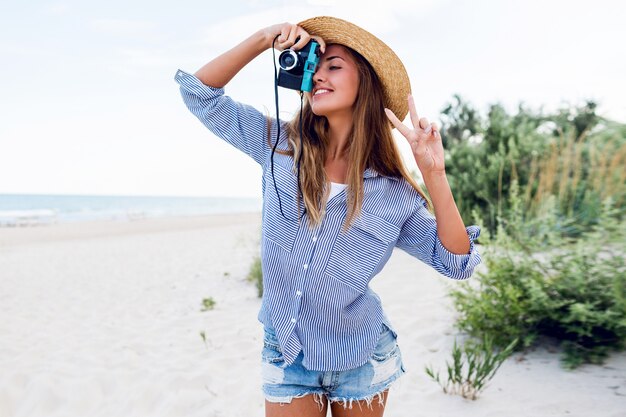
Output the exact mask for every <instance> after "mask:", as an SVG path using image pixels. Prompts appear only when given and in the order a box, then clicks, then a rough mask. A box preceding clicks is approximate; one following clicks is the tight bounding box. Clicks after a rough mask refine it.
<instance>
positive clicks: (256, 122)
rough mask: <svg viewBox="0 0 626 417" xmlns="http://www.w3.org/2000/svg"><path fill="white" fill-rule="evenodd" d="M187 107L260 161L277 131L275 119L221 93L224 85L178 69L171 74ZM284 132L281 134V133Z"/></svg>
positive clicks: (215, 131) (214, 131)
mask: <svg viewBox="0 0 626 417" xmlns="http://www.w3.org/2000/svg"><path fill="white" fill-rule="evenodd" d="M174 79H175V80H176V82H177V83H178V84H179V85H180V93H181V95H182V97H183V101H184V102H185V104H186V105H187V108H188V109H189V110H190V111H191V113H193V114H194V115H195V116H196V117H197V118H198V119H199V120H200V121H201V122H202V123H203V124H204V125H205V126H206V127H207V128H208V129H209V130H210V131H211V132H213V133H214V134H215V135H216V136H217V137H219V138H221V139H223V140H225V141H226V142H228V143H230V144H231V145H233V146H234V147H236V148H237V149H239V150H241V151H243V152H245V153H246V154H247V155H249V156H250V157H252V159H254V160H255V161H256V162H257V163H259V164H263V163H264V161H265V160H266V158H267V157H268V155H269V153H270V152H271V147H270V145H269V143H268V123H269V124H270V126H269V127H270V129H269V134H270V137H272V138H273V137H275V135H276V128H277V126H276V119H273V118H269V119H268V118H267V117H266V116H265V115H263V114H262V113H261V112H260V111H258V110H257V109H255V108H254V107H252V106H250V105H247V104H242V103H238V102H236V101H234V100H233V99H232V98H230V97H228V96H225V95H224V89H223V88H215V87H210V86H207V85H205V84H203V83H202V81H200V80H199V79H198V78H197V77H195V76H194V75H191V74H189V73H186V72H185V71H182V70H178V71H177V72H176V76H175V77H174ZM281 136H283V135H281Z"/></svg>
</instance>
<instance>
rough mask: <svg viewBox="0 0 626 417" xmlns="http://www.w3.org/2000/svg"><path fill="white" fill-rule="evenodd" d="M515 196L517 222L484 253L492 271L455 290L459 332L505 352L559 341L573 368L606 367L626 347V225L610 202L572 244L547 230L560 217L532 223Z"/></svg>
mask: <svg viewBox="0 0 626 417" xmlns="http://www.w3.org/2000/svg"><path fill="white" fill-rule="evenodd" d="M515 192H516V187H513V196H512V198H511V207H512V210H511V218H510V219H507V220H506V222H503V223H502V224H503V226H501V227H500V228H499V230H498V232H497V234H496V237H495V239H494V240H493V241H492V242H491V243H490V245H489V247H488V250H487V252H486V253H484V255H483V258H484V259H485V264H486V267H487V272H478V273H477V276H476V279H475V280H474V282H473V283H472V282H471V281H469V282H467V283H463V284H462V285H460V286H456V287H455V288H454V289H452V290H451V295H452V298H453V301H454V305H455V307H456V309H457V311H458V312H459V313H460V315H459V318H458V321H457V325H458V327H459V328H460V329H461V330H463V331H466V332H468V333H469V334H470V335H474V336H479V335H482V334H488V335H490V336H491V337H493V341H494V344H496V345H497V346H499V347H504V346H507V345H508V344H509V343H510V342H511V341H513V340H515V339H518V340H519V341H520V342H521V343H520V344H519V347H528V346H530V345H531V344H532V343H533V342H534V341H535V340H536V338H537V337H538V336H547V337H552V338H555V339H556V340H558V341H560V342H561V346H562V347H563V353H564V355H563V362H564V364H565V366H567V367H576V366H578V365H580V364H581V363H585V362H590V363H600V362H602V360H604V358H606V356H607V354H608V353H609V352H610V351H611V350H613V349H623V348H624V343H625V342H626V301H625V294H626V261H625V260H624V253H626V228H625V227H624V224H623V223H620V222H618V221H617V220H616V216H615V213H614V211H615V209H614V208H613V206H612V203H611V201H610V200H607V202H606V203H605V204H604V205H603V206H601V208H600V215H599V217H598V221H597V224H596V225H595V226H594V227H593V228H592V229H591V231H589V232H586V233H584V234H582V235H581V236H580V237H579V238H578V239H577V240H576V241H575V242H574V243H571V242H570V241H569V240H566V239H561V238H559V234H558V232H557V231H554V229H551V228H550V227H547V226H546V225H552V226H553V225H554V224H555V222H556V221H555V216H554V215H546V216H544V218H543V220H542V219H534V220H532V221H528V222H526V221H525V218H524V216H523V213H522V212H521V211H520V210H519V208H520V204H519V201H518V200H519V198H518V196H516V195H515ZM542 224H543V226H542ZM529 230H533V231H537V230H543V233H535V234H533V233H530V232H529ZM551 230H552V231H551Z"/></svg>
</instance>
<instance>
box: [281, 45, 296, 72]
mask: <svg viewBox="0 0 626 417" xmlns="http://www.w3.org/2000/svg"><path fill="white" fill-rule="evenodd" d="M297 63H298V56H297V55H296V53H295V52H294V51H293V50H291V49H286V50H284V51H282V52H281V53H280V56H279V57H278V65H280V67H281V68H282V69H283V70H285V71H289V70H290V69H293V68H294V67H295V66H296V64H297Z"/></svg>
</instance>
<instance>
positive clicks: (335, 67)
mask: <svg viewBox="0 0 626 417" xmlns="http://www.w3.org/2000/svg"><path fill="white" fill-rule="evenodd" d="M328 69H329V70H331V71H332V70H336V69H341V67H337V66H334V65H331V66H330V67H328Z"/></svg>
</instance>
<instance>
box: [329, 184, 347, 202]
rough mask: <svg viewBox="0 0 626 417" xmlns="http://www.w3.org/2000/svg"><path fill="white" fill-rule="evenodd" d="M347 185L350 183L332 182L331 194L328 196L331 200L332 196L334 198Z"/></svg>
mask: <svg viewBox="0 0 626 417" xmlns="http://www.w3.org/2000/svg"><path fill="white" fill-rule="evenodd" d="M347 186H348V184H340V183H338V182H331V183H330V195H329V196H328V199H329V200H330V199H331V198H333V197H334V196H336V195H337V194H339V193H340V192H342V191H343V190H345V189H346V187H347Z"/></svg>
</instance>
